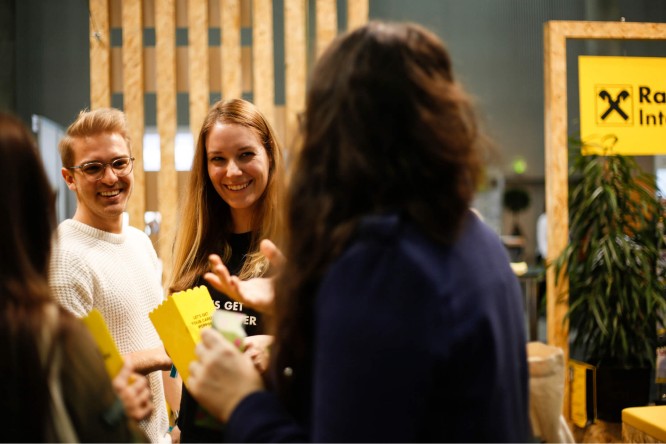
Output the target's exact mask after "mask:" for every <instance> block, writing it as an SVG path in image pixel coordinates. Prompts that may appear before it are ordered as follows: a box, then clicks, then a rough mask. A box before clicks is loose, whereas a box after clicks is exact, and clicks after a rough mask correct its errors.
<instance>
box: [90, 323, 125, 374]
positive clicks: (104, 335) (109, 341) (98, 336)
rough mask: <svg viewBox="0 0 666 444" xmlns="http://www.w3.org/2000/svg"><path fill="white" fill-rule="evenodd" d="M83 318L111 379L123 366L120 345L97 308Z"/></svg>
mask: <svg viewBox="0 0 666 444" xmlns="http://www.w3.org/2000/svg"><path fill="white" fill-rule="evenodd" d="M81 320H82V321H83V323H84V324H85V326H86V327H88V330H90V333H91V334H92V337H93V339H95V342H96V343H97V347H98V348H99V351H100V352H101V353H102V357H103V358H104V365H105V366H106V371H107V372H108V373H109V377H110V378H111V379H113V378H115V377H116V375H117V374H118V372H120V369H121V368H122V367H123V358H122V356H120V353H119V352H118V347H116V343H115V341H114V340H113V337H111V333H109V329H108V327H107V326H106V322H104V318H103V317H102V314H101V313H100V312H99V311H97V310H92V311H91V312H90V313H88V316H86V317H84V318H81Z"/></svg>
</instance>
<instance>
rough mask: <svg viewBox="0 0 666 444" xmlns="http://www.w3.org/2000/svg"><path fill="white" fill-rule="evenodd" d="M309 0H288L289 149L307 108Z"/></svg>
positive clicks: (286, 89)
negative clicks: (300, 116) (299, 115)
mask: <svg viewBox="0 0 666 444" xmlns="http://www.w3.org/2000/svg"><path fill="white" fill-rule="evenodd" d="M306 32H307V14H306V0H285V2H284V33H285V35H284V46H285V48H284V58H285V85H284V87H285V106H284V108H285V109H284V114H285V132H284V133H283V134H284V136H283V143H284V144H286V145H285V148H286V149H287V150H289V151H291V150H293V149H294V147H295V145H296V139H297V135H298V133H299V129H298V114H299V113H301V112H302V111H303V110H304V109H305V88H306V83H307V43H306Z"/></svg>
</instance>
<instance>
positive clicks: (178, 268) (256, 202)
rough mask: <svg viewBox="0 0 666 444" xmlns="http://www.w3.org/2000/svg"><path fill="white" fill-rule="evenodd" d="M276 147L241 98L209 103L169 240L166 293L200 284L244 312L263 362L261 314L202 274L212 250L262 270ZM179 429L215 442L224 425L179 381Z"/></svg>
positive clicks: (237, 269)
mask: <svg viewBox="0 0 666 444" xmlns="http://www.w3.org/2000/svg"><path fill="white" fill-rule="evenodd" d="M282 176H283V164H282V153H281V151H280V147H279V145H278V142H277V139H276V137H275V134H274V132H273V130H272V128H271V126H270V124H269V123H268V122H267V121H266V119H265V117H264V116H263V115H262V114H261V112H260V111H259V110H258V109H257V108H256V107H255V106H254V105H253V104H251V103H250V102H247V101H245V100H240V99H233V100H228V101H220V102H218V103H216V104H215V105H213V106H212V107H211V109H210V111H209V113H208V115H207V116H206V119H205V120H204V123H203V125H202V128H201V131H200V133H199V138H198V141H197V146H196V152H195V154H194V160H193V162H192V173H191V175H190V181H189V184H188V186H187V191H186V194H185V201H184V205H183V211H182V213H181V214H182V221H181V224H180V229H179V232H178V235H177V237H176V241H175V248H174V266H173V276H172V279H171V282H170V285H169V292H170V293H173V292H178V291H183V290H186V289H188V288H192V287H194V286H198V285H206V286H207V287H208V289H209V291H210V293H211V296H212V297H213V301H214V302H215V305H216V308H217V309H220V310H229V311H236V312H242V313H243V314H245V330H246V332H247V334H248V336H250V337H251V338H250V339H249V340H248V342H247V343H246V347H247V353H248V354H250V355H251V356H253V358H254V361H255V364H256V365H257V366H258V367H260V368H261V367H262V366H265V364H266V360H265V354H264V353H262V351H263V350H264V349H265V346H266V345H267V341H269V338H267V337H266V336H262V335H261V333H263V328H262V320H261V317H260V315H259V314H258V313H257V312H255V311H253V310H250V309H248V308H247V307H244V306H243V305H242V304H240V303H238V302H235V301H233V300H232V299H230V298H229V297H228V296H227V295H225V294H223V293H220V292H218V291H217V290H215V289H214V288H213V287H212V286H210V285H209V284H208V283H207V282H206V281H204V279H203V275H204V273H205V272H207V271H208V270H209V268H210V267H209V256H211V255H213V254H216V255H219V258H218V257H215V260H221V261H222V262H223V263H224V264H225V265H226V267H227V268H228V269H229V271H230V272H231V273H232V274H234V275H238V276H239V277H240V278H241V279H248V278H252V277H258V276H263V275H264V274H265V273H266V272H267V271H268V265H269V264H268V260H267V259H266V258H265V257H264V255H263V254H262V253H261V252H260V251H259V243H260V242H261V240H262V239H266V238H268V239H276V238H278V235H279V232H280V230H281V225H282V224H281V219H280V216H279V215H280V212H281V210H282V207H281V204H280V198H281V195H282V191H281V187H282V181H283V178H282ZM178 427H179V429H180V432H181V437H180V439H181V441H182V442H220V441H222V440H223V435H222V432H223V431H222V425H221V423H219V422H218V421H214V420H212V417H210V416H208V415H207V414H206V413H205V412H204V411H203V410H202V409H201V408H200V407H199V406H198V404H197V403H196V401H194V399H193V398H192V397H191V396H190V395H189V393H188V392H187V390H186V389H185V387H183V395H182V401H181V409H180V416H179V419H178Z"/></svg>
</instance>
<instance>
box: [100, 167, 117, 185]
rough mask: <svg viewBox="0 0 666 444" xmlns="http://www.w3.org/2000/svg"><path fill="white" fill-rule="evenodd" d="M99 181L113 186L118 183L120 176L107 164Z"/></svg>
mask: <svg viewBox="0 0 666 444" xmlns="http://www.w3.org/2000/svg"><path fill="white" fill-rule="evenodd" d="M99 180H100V182H102V183H106V184H111V185H113V184H114V183H116V182H117V181H118V175H117V174H116V171H115V170H114V169H113V168H111V165H108V164H107V165H104V172H103V173H102V177H101V178H100V179H99Z"/></svg>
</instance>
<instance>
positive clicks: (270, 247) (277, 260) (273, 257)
mask: <svg viewBox="0 0 666 444" xmlns="http://www.w3.org/2000/svg"><path fill="white" fill-rule="evenodd" d="M259 251H261V254H263V255H264V256H266V258H267V259H268V261H269V262H270V263H271V265H272V266H273V267H274V268H275V269H276V270H277V271H280V270H281V269H282V267H284V264H285V262H286V261H287V260H286V258H285V257H284V255H283V254H282V252H281V251H280V249H279V248H278V247H277V246H276V245H275V244H274V243H273V242H272V241H271V240H269V239H264V240H262V241H261V243H260V244H259Z"/></svg>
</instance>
